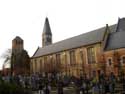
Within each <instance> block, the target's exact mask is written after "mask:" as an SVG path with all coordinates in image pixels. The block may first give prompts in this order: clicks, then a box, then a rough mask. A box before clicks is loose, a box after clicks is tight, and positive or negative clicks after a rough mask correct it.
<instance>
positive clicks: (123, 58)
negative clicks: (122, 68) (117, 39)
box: [122, 56, 125, 64]
mask: <svg viewBox="0 0 125 94" xmlns="http://www.w3.org/2000/svg"><path fill="white" fill-rule="evenodd" d="M122 61H123V64H125V56H123V57H122Z"/></svg>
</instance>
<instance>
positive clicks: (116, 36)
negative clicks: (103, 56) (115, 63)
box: [105, 32, 125, 51]
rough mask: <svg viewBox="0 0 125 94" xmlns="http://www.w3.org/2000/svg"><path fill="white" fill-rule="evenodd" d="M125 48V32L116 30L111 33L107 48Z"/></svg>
mask: <svg viewBox="0 0 125 94" xmlns="http://www.w3.org/2000/svg"><path fill="white" fill-rule="evenodd" d="M119 48H125V32H114V33H112V34H110V35H109V39H108V41H107V46H106V48H105V50H106V51H107V50H114V49H119Z"/></svg>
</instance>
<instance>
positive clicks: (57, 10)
mask: <svg viewBox="0 0 125 94" xmlns="http://www.w3.org/2000/svg"><path fill="white" fill-rule="evenodd" d="M46 16H47V17H48V18H49V22H50V26H51V31H52V33H53V42H57V41H61V40H64V39H67V38H70V37H73V36H76V35H79V34H82V33H85V32H88V31H91V30H94V29H97V28H100V27H103V26H105V24H109V25H111V24H115V23H117V21H118V17H120V18H122V17H125V0H0V33H1V34H0V55H1V54H2V53H4V52H5V51H6V50H7V49H8V48H11V46H12V44H11V43H12V39H13V38H15V37H16V36H20V37H21V38H22V39H23V40H24V48H25V49H26V50H27V51H28V53H29V55H30V56H32V55H33V53H34V52H35V51H36V49H37V47H38V46H40V47H41V46H42V40H41V38H42V37H41V35H42V31H43V25H44V21H45V18H46ZM2 62H3V61H2V60H0V65H2Z"/></svg>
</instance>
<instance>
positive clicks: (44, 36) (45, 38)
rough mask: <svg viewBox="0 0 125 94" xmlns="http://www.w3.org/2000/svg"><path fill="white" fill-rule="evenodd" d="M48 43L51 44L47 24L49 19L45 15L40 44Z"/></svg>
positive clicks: (49, 30)
mask: <svg viewBox="0 0 125 94" xmlns="http://www.w3.org/2000/svg"><path fill="white" fill-rule="evenodd" d="M50 44H52V33H51V29H50V25H49V20H48V18H47V17H46V19H45V23H44V27H43V33H42V46H43V47H44V46H47V45H50Z"/></svg>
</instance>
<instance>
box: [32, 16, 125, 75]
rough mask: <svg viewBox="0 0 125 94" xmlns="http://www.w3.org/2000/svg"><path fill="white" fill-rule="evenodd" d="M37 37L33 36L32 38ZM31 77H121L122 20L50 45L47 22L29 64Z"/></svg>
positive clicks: (124, 62) (124, 59) (124, 66)
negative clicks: (50, 75)
mask: <svg viewBox="0 0 125 94" xmlns="http://www.w3.org/2000/svg"><path fill="white" fill-rule="evenodd" d="M36 37H37V36H36ZM30 72H31V73H45V72H47V73H60V74H62V75H69V76H80V75H82V74H87V75H88V76H89V77H91V76H94V75H99V74H100V73H105V74H107V75H109V74H110V73H111V72H114V73H115V75H120V74H121V73H125V18H119V19H118V23H116V24H114V25H111V26H108V24H107V25H106V26H104V27H102V28H99V29H96V30H93V31H90V32H87V33H84V34H81V35H78V36H75V37H72V38H69V39H66V40H62V41H60V42H57V43H53V42H52V32H51V28H50V25H49V21H48V18H46V19H45V24H44V28H43V33H42V47H38V48H37V50H36V51H35V53H34V55H33V56H32V57H31V62H30Z"/></svg>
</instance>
